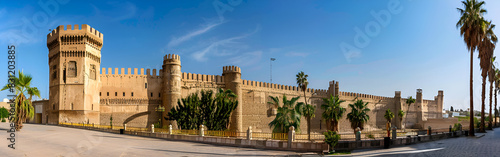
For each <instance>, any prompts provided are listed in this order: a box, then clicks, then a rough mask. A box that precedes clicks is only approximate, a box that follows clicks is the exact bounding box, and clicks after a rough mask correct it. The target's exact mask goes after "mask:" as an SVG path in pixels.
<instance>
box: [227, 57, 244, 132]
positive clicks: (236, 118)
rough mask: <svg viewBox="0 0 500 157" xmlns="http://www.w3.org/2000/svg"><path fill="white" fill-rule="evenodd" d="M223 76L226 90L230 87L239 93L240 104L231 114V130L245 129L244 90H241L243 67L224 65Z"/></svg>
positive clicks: (235, 92)
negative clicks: (243, 113)
mask: <svg viewBox="0 0 500 157" xmlns="http://www.w3.org/2000/svg"><path fill="white" fill-rule="evenodd" d="M222 76H223V77H224V82H225V84H226V90H227V89H230V90H232V91H233V93H234V94H236V95H238V98H237V100H238V106H237V107H236V109H235V110H234V111H233V114H232V115H231V124H230V125H229V129H230V130H237V131H243V127H242V125H243V119H242V118H243V115H242V106H243V101H242V100H243V99H242V97H243V96H242V92H241V81H242V80H241V69H240V68H239V67H237V66H224V67H222Z"/></svg>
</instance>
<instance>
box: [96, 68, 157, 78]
mask: <svg viewBox="0 0 500 157" xmlns="http://www.w3.org/2000/svg"><path fill="white" fill-rule="evenodd" d="M162 71H163V70H162V69H160V70H157V69H146V71H144V68H140V71H139V69H138V68H134V71H133V73H132V68H127V71H126V73H125V68H120V70H119V68H114V70H113V68H107V69H106V68H102V70H101V72H100V74H101V77H103V76H105V75H123V76H125V75H140V76H153V77H161V76H162V73H163V72H162ZM157 72H158V73H157Z"/></svg>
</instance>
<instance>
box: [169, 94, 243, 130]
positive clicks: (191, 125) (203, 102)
mask: <svg viewBox="0 0 500 157" xmlns="http://www.w3.org/2000/svg"><path fill="white" fill-rule="evenodd" d="M200 95H201V97H199V96H198V93H193V94H191V95H189V96H188V97H186V98H183V99H179V100H178V101H177V104H178V105H177V106H176V107H174V108H172V109H170V112H168V114H167V115H168V117H165V119H167V120H175V121H177V124H178V126H179V127H180V129H188V130H194V129H199V126H200V125H201V124H203V125H205V126H206V127H207V128H208V129H209V130H226V129H227V128H229V118H230V117H231V113H232V112H233V111H234V109H236V107H237V106H238V101H237V99H236V97H237V95H236V94H234V93H233V92H232V91H231V90H223V89H219V92H218V93H217V94H215V97H214V94H213V91H211V90H208V91H203V90H202V91H201V92H200Z"/></svg>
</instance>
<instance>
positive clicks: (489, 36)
mask: <svg viewBox="0 0 500 157" xmlns="http://www.w3.org/2000/svg"><path fill="white" fill-rule="evenodd" d="M482 28H483V29H482V32H481V33H480V34H481V41H480V43H479V47H478V49H479V58H480V66H481V69H482V72H481V76H482V77H483V84H482V95H481V101H482V106H481V126H480V128H479V131H480V132H485V123H484V119H485V116H484V109H485V103H484V101H485V87H486V77H487V76H488V73H489V72H490V69H491V67H492V57H493V51H494V49H495V44H494V43H496V41H497V39H496V36H495V34H494V33H493V29H494V28H495V25H493V24H491V21H490V22H488V21H483V27H482ZM491 78H493V77H491ZM490 80H491V81H492V79H490ZM492 88H493V86H491V89H492ZM490 96H491V95H490ZM490 102H491V101H490ZM490 104H491V103H490ZM490 113H491V111H490Z"/></svg>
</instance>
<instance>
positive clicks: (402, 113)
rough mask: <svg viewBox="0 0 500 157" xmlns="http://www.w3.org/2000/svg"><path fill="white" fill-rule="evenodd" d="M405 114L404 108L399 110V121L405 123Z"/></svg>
mask: <svg viewBox="0 0 500 157" xmlns="http://www.w3.org/2000/svg"><path fill="white" fill-rule="evenodd" d="M404 116H405V112H404V111H403V110H399V111H398V118H399V123H400V124H402V123H403V117H404Z"/></svg>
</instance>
